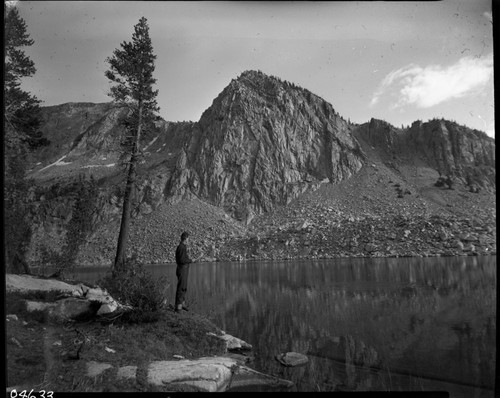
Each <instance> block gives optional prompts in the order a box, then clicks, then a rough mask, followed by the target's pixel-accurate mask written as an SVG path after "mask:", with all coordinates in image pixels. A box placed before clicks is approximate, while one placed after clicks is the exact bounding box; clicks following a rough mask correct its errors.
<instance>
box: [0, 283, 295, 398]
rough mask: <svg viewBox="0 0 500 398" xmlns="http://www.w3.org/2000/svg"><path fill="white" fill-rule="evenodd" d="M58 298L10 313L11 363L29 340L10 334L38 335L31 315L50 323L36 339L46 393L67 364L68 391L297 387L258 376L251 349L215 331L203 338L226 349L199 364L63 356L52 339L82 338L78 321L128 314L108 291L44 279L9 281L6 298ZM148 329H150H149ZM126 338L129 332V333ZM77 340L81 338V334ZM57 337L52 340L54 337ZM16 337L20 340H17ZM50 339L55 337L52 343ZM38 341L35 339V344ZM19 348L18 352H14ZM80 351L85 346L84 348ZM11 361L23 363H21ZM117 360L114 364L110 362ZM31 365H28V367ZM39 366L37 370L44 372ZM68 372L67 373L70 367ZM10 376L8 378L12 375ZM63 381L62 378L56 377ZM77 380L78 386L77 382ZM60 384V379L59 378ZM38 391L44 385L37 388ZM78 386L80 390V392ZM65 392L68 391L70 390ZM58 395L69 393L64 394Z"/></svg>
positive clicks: (113, 353) (113, 354)
mask: <svg viewBox="0 0 500 398" xmlns="http://www.w3.org/2000/svg"><path fill="white" fill-rule="evenodd" d="M51 292H52V293H54V294H55V295H56V296H55V298H56V299H55V300H53V301H51V302H45V301H43V300H36V299H20V300H21V301H24V305H23V306H24V308H25V310H26V312H25V313H23V311H20V312H19V314H15V313H10V312H9V310H11V309H12V308H9V307H7V311H8V312H7V315H6V321H7V322H6V323H7V325H6V326H7V339H8V341H7V344H8V347H11V349H10V350H8V351H7V362H9V355H8V354H9V351H11V353H12V352H13V351H15V349H17V352H18V355H22V354H23V351H22V350H23V349H24V350H29V348H28V341H26V340H27V339H24V340H23V336H24V334H20V333H17V334H14V332H13V333H12V334H11V336H10V337H9V326H11V327H12V328H14V327H17V328H19V327H20V328H24V329H28V330H32V331H33V332H34V326H33V325H34V324H33V322H31V321H30V322H27V321H26V320H29V317H26V319H23V318H24V317H25V315H27V314H30V313H31V314H38V316H40V315H42V316H43V317H44V318H45V319H46V320H48V322H45V323H44V324H45V326H44V327H43V328H41V329H43V332H42V334H43V336H40V335H38V336H33V335H31V336H30V337H38V338H40V339H41V340H42V341H43V342H42V345H43V346H44V347H43V352H44V355H43V356H44V360H45V362H46V363H45V366H44V368H45V376H44V377H43V380H44V381H43V382H42V383H41V384H49V385H45V386H43V388H44V389H47V388H49V389H54V390H55V391H57V381H56V385H55V386H54V385H50V384H52V383H49V382H48V380H47V379H48V377H47V373H48V372H49V371H50V369H49V367H51V366H54V364H55V362H56V361H66V362H68V361H69V363H71V364H72V369H73V372H72V373H73V374H72V377H73V387H72V389H71V390H70V391H141V392H173V391H193V392H195V391H205V392H223V391H233V390H234V391H247V390H250V391H286V390H289V389H290V388H292V387H293V385H294V384H293V382H291V381H288V380H283V379H280V378H277V377H274V376H271V375H267V374H263V373H260V372H258V371H256V370H254V369H252V368H251V367H250V366H248V365H249V362H251V360H252V359H253V357H252V355H251V350H252V346H251V345H250V344H248V343H247V342H245V341H243V340H241V339H239V338H237V337H234V336H231V335H229V334H227V333H225V332H224V331H222V330H220V329H218V328H215V332H205V334H206V337H207V339H210V338H212V339H215V340H214V341H217V343H214V344H215V345H217V344H219V345H220V344H221V343H222V347H223V348H222V350H219V354H218V355H210V354H213V353H212V352H208V350H207V355H206V356H200V357H197V358H185V357H184V356H183V355H173V356H172V357H171V358H164V359H163V360H157V359H156V360H150V361H144V358H142V359H137V362H135V363H134V360H133V359H132V358H130V356H129V357H128V358H126V359H125V358H124V359H123V360H119V361H117V360H116V358H117V355H118V354H117V347H116V346H114V349H113V348H109V347H107V346H106V347H105V348H104V350H105V351H106V355H107V356H108V358H109V359H110V360H106V356H104V357H102V356H101V357H99V358H97V357H96V358H91V357H90V356H83V355H82V356H81V357H80V356H79V352H80V351H79V349H78V350H76V352H75V351H74V350H73V351H72V352H71V350H67V351H64V350H62V347H61V346H63V345H65V344H63V340H64V338H61V334H59V335H58V336H57V337H54V336H55V335H56V334H57V332H55V330H56V329H58V331H59V332H61V331H63V330H64V331H65V332H66V333H68V334H70V333H74V332H75V331H77V332H78V330H77V328H76V327H75V326H76V325H78V323H77V322H76V320H82V319H86V323H87V324H89V323H92V322H95V323H96V324H97V323H98V322H99V319H101V320H102V319H110V318H112V317H113V314H115V313H117V312H119V311H123V310H126V309H127V308H126V306H123V305H122V304H120V303H119V302H117V301H116V300H115V299H113V298H112V297H111V296H110V295H109V294H108V293H107V291H106V290H103V289H101V288H99V287H95V286H94V287H89V286H86V285H85V284H82V283H78V284H73V283H68V282H64V281H61V280H56V279H44V278H39V277H34V276H29V275H15V274H7V275H6V293H7V294H9V293H10V294H16V295H17V296H16V297H23V296H24V297H33V296H36V295H37V294H38V295H39V296H40V297H42V296H47V295H48V294H50V293H51ZM176 316H178V317H183V318H193V315H190V314H186V313H183V314H179V315H176ZM145 327H150V326H145ZM34 333H35V332H34ZM125 333H126V332H125ZM77 334H78V333H77ZM80 334H81V335H82V336H83V337H77V338H75V339H73V342H75V341H76V340H78V339H79V338H80V339H81V341H82V343H81V344H82V346H83V345H84V343H85V339H86V338H87V339H91V338H90V337H89V336H90V335H89V334H87V333H84V332H81V331H80ZM52 335H53V336H52ZM16 336H17V337H16ZM51 336H52V337H54V338H52V339H51ZM34 340H35V339H31V341H32V342H33V341H34ZM14 348H15V349H14ZM57 348H61V350H62V351H61V352H60V353H59V355H54V354H53V351H54V349H57ZM80 349H81V346H80ZM10 357H11V358H10V359H11V360H16V361H20V360H21V361H22V358H17V359H16V358H14V357H13V355H11V356H10ZM111 359H113V360H111ZM28 362H29V361H28ZM40 365H41V364H38V366H40ZM8 369H11V370H13V369H14V368H12V367H8ZM66 369H67V367H66ZM8 373H10V372H8ZM57 377H59V378H61V379H62V378H63V376H61V375H60V376H57ZM76 378H78V381H77V382H76V381H75V379H76ZM12 379H16V380H19V377H17V378H15V377H13V375H10V377H8V381H7V384H11V380H12ZM56 380H57V378H56ZM37 384H38V387H40V383H39V382H38V383H37ZM78 386H79V387H78ZM33 388H35V389H36V388H37V385H35V383H33V384H30V381H29V380H26V382H21V383H16V384H15V385H12V384H11V385H9V386H8V387H7V393H10V392H11V391H13V390H16V391H21V390H28V391H29V390H31V389H33ZM66 388H67V387H66ZM60 392H68V391H66V390H62V391H60Z"/></svg>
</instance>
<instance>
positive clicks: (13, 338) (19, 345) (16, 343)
mask: <svg viewBox="0 0 500 398" xmlns="http://www.w3.org/2000/svg"><path fill="white" fill-rule="evenodd" d="M10 341H11V342H12V343H14V344H15V345H17V346H18V347H19V348H23V346H22V344H21V343H20V342H19V340H17V339H16V338H15V337H11V339H10Z"/></svg>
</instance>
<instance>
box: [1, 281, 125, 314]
mask: <svg viewBox="0 0 500 398" xmlns="http://www.w3.org/2000/svg"><path fill="white" fill-rule="evenodd" d="M5 287H6V290H7V292H19V293H23V294H27V293H33V292H55V293H57V294H58V296H57V297H56V300H55V301H53V302H49V303H47V302H40V301H34V300H27V301H26V306H27V310H28V311H42V312H45V313H46V314H47V316H48V317H49V318H50V319H51V320H54V321H64V320H68V319H79V318H82V317H86V316H87V317H91V316H95V315H104V314H107V313H111V312H114V311H116V310H118V309H123V308H126V307H125V306H123V305H121V304H120V303H118V302H117V301H116V300H114V299H113V297H111V296H110V295H109V293H108V292H107V291H106V290H105V289H100V288H90V287H88V286H86V285H84V284H77V285H73V284H70V283H66V282H63V281H58V280H55V279H44V278H37V277H34V276H31V275H14V274H7V275H6V276H5Z"/></svg>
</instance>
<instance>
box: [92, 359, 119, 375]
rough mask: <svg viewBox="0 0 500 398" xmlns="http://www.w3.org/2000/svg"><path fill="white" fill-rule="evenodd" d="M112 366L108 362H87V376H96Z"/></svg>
mask: <svg viewBox="0 0 500 398" xmlns="http://www.w3.org/2000/svg"><path fill="white" fill-rule="evenodd" d="M112 367H113V366H112V365H110V364H109V363H101V362H95V361H91V362H87V376H88V377H97V376H99V375H100V374H101V373H103V372H104V371H105V370H107V369H111V368H112Z"/></svg>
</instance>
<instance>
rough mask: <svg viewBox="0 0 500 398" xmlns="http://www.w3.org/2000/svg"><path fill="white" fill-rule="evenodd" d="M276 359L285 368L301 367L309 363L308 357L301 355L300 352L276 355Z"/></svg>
mask: <svg viewBox="0 0 500 398" xmlns="http://www.w3.org/2000/svg"><path fill="white" fill-rule="evenodd" d="M276 359H277V360H278V361H279V362H280V363H281V364H282V365H285V366H301V365H305V364H306V363H307V362H308V361H309V359H308V358H307V356H306V355H303V354H299V353H298V352H287V353H284V354H278V355H276Z"/></svg>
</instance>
